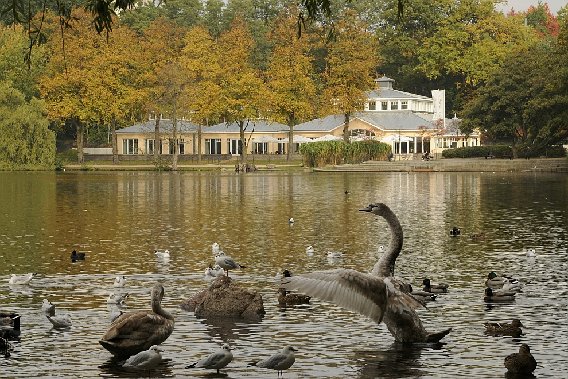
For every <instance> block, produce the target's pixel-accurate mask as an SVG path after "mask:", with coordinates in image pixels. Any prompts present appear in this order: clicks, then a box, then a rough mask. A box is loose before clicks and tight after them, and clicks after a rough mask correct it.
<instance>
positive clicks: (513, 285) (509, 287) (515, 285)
mask: <svg viewBox="0 0 568 379" xmlns="http://www.w3.org/2000/svg"><path fill="white" fill-rule="evenodd" d="M501 289H502V290H503V291H505V292H520V291H521V289H522V286H521V282H519V281H518V280H516V279H511V280H506V281H505V284H503V287H501Z"/></svg>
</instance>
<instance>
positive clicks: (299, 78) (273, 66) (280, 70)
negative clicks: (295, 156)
mask: <svg viewBox="0 0 568 379" xmlns="http://www.w3.org/2000/svg"><path fill="white" fill-rule="evenodd" d="M292 13H293V14H291V13H290V12H282V14H281V16H280V17H279V18H278V20H277V22H276V23H275V25H274V29H273V31H272V33H271V35H270V39H271V40H272V41H273V42H274V44H275V46H274V49H273V51H272V55H271V57H270V61H269V65H268V69H267V71H266V73H265V75H266V79H267V85H268V89H269V96H268V98H267V99H268V101H269V104H268V108H269V114H270V116H271V117H272V118H274V119H275V120H277V121H278V122H281V123H285V124H286V125H288V126H289V127H290V132H289V138H288V146H289V148H288V151H287V152H286V154H287V155H286V159H287V160H290V155H291V153H292V148H291V147H292V146H293V144H294V126H295V125H297V124H298V123H300V122H303V121H305V120H308V119H309V118H311V117H312V116H313V115H314V103H315V97H316V86H315V84H314V80H313V77H314V75H315V74H314V70H313V65H312V59H313V58H312V57H311V56H310V55H309V53H310V51H309V50H310V47H311V46H310V39H309V36H308V35H307V33H304V35H303V36H302V38H298V34H297V33H296V31H295V30H294V24H295V23H296V21H297V20H296V13H295V12H293V11H292Z"/></svg>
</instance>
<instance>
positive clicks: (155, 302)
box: [152, 290, 174, 320]
mask: <svg viewBox="0 0 568 379" xmlns="http://www.w3.org/2000/svg"><path fill="white" fill-rule="evenodd" d="M162 291H163V290H162ZM162 297H163V292H161V291H155V292H153V293H152V311H153V312H154V313H156V314H158V315H160V316H162V317H165V318H167V319H168V320H173V319H174V316H172V315H171V314H170V313H169V312H168V311H166V310H165V309H164V308H162Z"/></svg>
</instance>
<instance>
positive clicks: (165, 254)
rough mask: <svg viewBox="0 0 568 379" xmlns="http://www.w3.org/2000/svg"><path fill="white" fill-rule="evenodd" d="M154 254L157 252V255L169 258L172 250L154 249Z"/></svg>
mask: <svg viewBox="0 0 568 379" xmlns="http://www.w3.org/2000/svg"><path fill="white" fill-rule="evenodd" d="M154 254H156V256H157V257H158V258H169V257H170V251H169V250H168V249H166V250H154Z"/></svg>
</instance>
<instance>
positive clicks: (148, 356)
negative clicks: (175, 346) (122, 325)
mask: <svg viewBox="0 0 568 379" xmlns="http://www.w3.org/2000/svg"><path fill="white" fill-rule="evenodd" d="M160 352H162V350H160V348H158V346H156V345H153V346H151V347H150V348H149V349H148V350H144V351H141V352H139V353H137V354H135V355H133V356H131V357H129V358H128V359H127V360H126V361H125V362H124V363H123V364H122V367H125V368H130V369H140V370H151V369H153V368H154V367H156V366H158V365H159V364H160V363H161V362H162V354H160Z"/></svg>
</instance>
